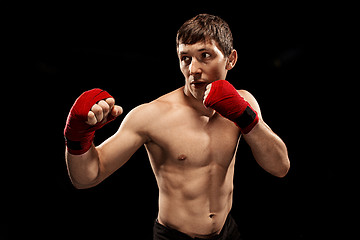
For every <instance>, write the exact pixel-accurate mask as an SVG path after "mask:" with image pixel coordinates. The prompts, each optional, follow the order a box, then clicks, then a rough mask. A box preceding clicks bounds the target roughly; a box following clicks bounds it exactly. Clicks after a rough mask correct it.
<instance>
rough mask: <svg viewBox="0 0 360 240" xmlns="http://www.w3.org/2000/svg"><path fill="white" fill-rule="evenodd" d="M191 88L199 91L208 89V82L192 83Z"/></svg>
mask: <svg viewBox="0 0 360 240" xmlns="http://www.w3.org/2000/svg"><path fill="white" fill-rule="evenodd" d="M190 84H191V86H193V87H194V88H196V89H199V88H204V87H206V85H207V84H208V83H207V82H192V83H190Z"/></svg>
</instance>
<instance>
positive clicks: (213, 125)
mask: <svg viewBox="0 0 360 240" xmlns="http://www.w3.org/2000/svg"><path fill="white" fill-rule="evenodd" d="M176 43H177V54H178V57H179V63H180V69H181V72H182V73H183V75H184V77H185V85H184V86H183V87H181V88H179V89H176V90H174V91H173V92H170V93H168V94H166V95H164V96H161V97H160V98H158V99H156V100H154V101H152V102H150V103H146V104H143V105H140V106H138V107H136V108H134V109H133V110H132V111H130V112H129V113H128V114H127V116H126V117H125V118H124V120H123V121H122V123H121V125H120V128H119V130H118V131H117V132H116V133H115V134H114V135H113V136H112V137H110V138H109V139H107V140H106V141H105V142H103V143H102V144H101V145H99V146H97V147H95V146H94V144H93V143H92V141H93V138H94V132H95V130H97V129H99V128H101V127H102V126H103V125H105V124H106V123H108V122H109V121H112V120H114V119H115V118H116V117H117V116H119V115H120V114H122V112H123V110H122V108H121V107H120V106H117V105H115V100H114V98H113V97H112V96H111V95H109V94H108V93H107V92H106V91H103V90H101V89H93V90H90V91H87V92H85V93H83V94H82V95H81V96H80V97H79V98H78V99H77V101H76V102H75V104H74V106H73V107H72V109H71V111H70V114H69V116H68V119H67V124H66V127H65V130H64V134H65V138H66V144H67V149H66V153H65V154H66V163H67V167H68V171H69V176H70V178H71V181H72V183H73V185H74V186H75V187H76V188H79V189H82V188H90V187H93V186H96V185H97V184H99V183H100V182H102V181H103V180H104V179H106V178H107V177H108V176H109V175H110V174H112V173H113V172H114V171H116V170H117V169H118V168H120V167H121V166H122V165H124V164H125V163H126V162H127V161H128V160H129V159H130V157H131V156H132V155H133V154H134V153H135V151H136V150H137V149H139V148H140V147H141V146H142V145H145V147H146V150H147V153H148V156H149V159H150V163H151V166H152V169H153V171H154V174H155V177H156V181H157V184H158V187H159V213H158V218H157V220H156V222H155V225H154V239H172V240H174V239H175V240H176V239H194V238H198V239H209V238H211V239H240V236H239V235H240V234H239V232H238V229H237V226H236V223H235V222H234V220H233V219H232V218H231V216H230V215H229V212H230V210H231V207H232V199H233V178H234V165H235V155H236V151H237V146H238V142H239V140H240V138H241V136H243V138H244V139H245V141H246V142H247V143H248V145H249V146H250V148H251V150H252V153H253V156H254V158H255V160H256V161H257V163H258V164H259V165H260V166H261V167H262V168H263V169H264V170H266V171H268V172H269V173H271V174H273V175H275V176H277V177H284V176H285V175H286V174H287V172H288V170H289V167H290V162H289V159H288V155H287V149H286V146H285V144H284V142H283V141H282V140H281V139H280V138H279V137H278V136H277V135H276V134H275V133H274V132H273V131H272V130H271V129H270V127H269V126H268V125H266V123H265V122H264V120H263V119H262V116H261V111H260V107H259V105H258V103H257V101H256V99H255V98H254V97H253V96H252V95H251V94H250V93H249V92H247V91H245V90H235V88H233V86H232V85H231V84H230V83H229V82H227V81H225V80H221V79H225V78H226V75H227V72H228V71H229V70H231V69H232V68H233V67H234V66H235V63H236V61H237V52H236V50H235V49H233V46H232V34H231V31H230V29H229V26H228V25H227V23H226V22H225V21H224V20H222V19H221V18H219V17H217V16H212V15H208V14H200V15H198V16H196V17H194V18H192V19H190V20H188V21H187V22H185V23H184V24H183V26H182V27H181V28H180V29H179V31H178V33H177V39H176ZM218 80H220V81H218ZM154 87H156V84H155V85H154Z"/></svg>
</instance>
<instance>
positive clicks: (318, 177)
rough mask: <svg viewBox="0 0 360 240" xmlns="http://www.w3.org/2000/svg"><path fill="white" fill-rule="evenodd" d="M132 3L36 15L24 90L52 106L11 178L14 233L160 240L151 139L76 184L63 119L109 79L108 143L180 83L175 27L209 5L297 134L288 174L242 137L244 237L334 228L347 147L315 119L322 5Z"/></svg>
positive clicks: (258, 86)
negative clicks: (112, 114)
mask: <svg viewBox="0 0 360 240" xmlns="http://www.w3.org/2000/svg"><path fill="white" fill-rule="evenodd" d="M122 11H125V9H122ZM128 11H129V12H130V13H132V14H131V15H126V16H125V15H124V14H117V13H115V12H111V14H110V13H107V12H101V11H100V10H98V11H97V10H93V11H92V12H86V11H83V12H81V14H80V15H79V16H77V17H76V18H75V19H74V21H72V19H71V21H65V22H66V23H65V24H62V23H61V21H60V23H59V22H58V21H56V23H54V24H52V22H50V23H49V22H47V21H45V20H44V18H39V19H36V20H35V23H34V24H33V25H35V26H37V27H36V30H30V31H33V32H36V33H37V32H38V31H39V32H40V33H41V34H39V35H38V36H37V37H38V38H37V37H36V39H32V40H34V41H33V42H31V44H29V46H28V47H27V49H26V50H25V57H24V58H23V60H22V61H23V63H25V64H24V65H25V67H24V72H25V73H26V76H27V79H28V80H27V81H25V82H24V83H22V84H21V86H19V88H20V90H19V91H21V92H22V93H23V94H24V96H27V99H30V100H31V101H29V100H28V101H23V102H24V104H25V103H26V105H27V106H28V108H27V109H26V110H24V111H25V112H26V113H27V114H28V115H29V116H34V112H33V108H32V107H33V106H34V102H36V103H41V104H37V105H36V112H38V113H41V116H42V117H41V118H40V119H36V120H35V119H32V120H31V125H32V126H33V127H32V128H30V129H28V134H27V137H26V139H24V141H26V142H28V144H27V145H26V147H25V149H24V150H23V151H24V152H26V153H25V155H26V156H29V155H31V156H32V158H33V156H35V158H33V159H34V160H32V161H31V162H27V163H25V164H24V166H26V167H24V168H23V170H22V171H24V173H22V171H21V173H19V176H20V180H19V181H16V182H15V186H14V188H12V190H13V191H15V192H17V194H18V195H17V196H19V197H16V199H17V200H16V201H14V203H15V204H16V207H15V208H14V209H15V211H16V216H17V217H11V218H10V221H9V222H10V228H9V229H10V231H9V232H10V233H11V234H10V235H11V236H12V238H14V239H15V238H16V237H17V236H23V235H25V236H34V237H37V238H40V239H43V238H44V239H45V238H46V239H48V238H53V237H71V238H75V237H79V238H85V237H88V238H89V237H90V238H94V239H110V238H120V239H127V238H126V237H125V236H131V235H133V236H138V235H141V236H144V237H143V238H142V239H151V236H152V226H153V223H154V220H155V219H156V217H157V209H158V208H157V200H158V189H157V185H156V181H155V178H154V175H153V173H152V169H151V167H150V164H149V160H148V158H147V154H146V151H145V149H144V147H142V148H140V149H139V151H137V152H136V153H135V154H134V156H133V157H132V158H131V159H130V160H129V161H128V162H127V163H126V164H125V165H124V166H123V167H122V168H120V169H119V170H118V171H116V172H115V173H114V174H113V175H112V176H110V177H109V178H108V179H106V180H105V181H104V182H103V183H101V184H99V185H98V186H96V187H94V188H91V189H87V190H77V189H75V188H74V187H73V186H72V185H71V182H70V180H69V177H68V175H67V169H66V165H65V160H64V151H65V146H64V138H63V128H64V125H65V121H66V117H67V114H68V112H69V110H70V108H71V106H72V104H73V102H74V101H75V99H76V98H77V97H78V96H79V95H80V94H81V93H82V92H84V91H86V90H89V89H92V88H95V87H96V88H102V89H105V90H107V91H108V92H109V93H110V94H111V95H113V96H114V98H115V100H116V103H117V104H119V105H121V106H122V107H123V109H124V114H123V115H122V116H120V117H119V118H118V119H117V120H115V121H114V122H112V123H110V124H108V125H106V126H105V127H104V128H103V129H101V130H99V131H97V132H96V138H95V144H100V143H101V142H102V141H104V140H106V139H107V138H108V137H110V136H111V135H112V134H114V133H115V132H116V130H117V129H118V127H119V125H120V123H121V121H122V119H123V117H124V116H125V115H126V114H127V113H128V112H129V111H130V110H131V109H133V108H134V107H136V106H138V105H140V104H142V103H146V102H150V101H152V100H154V99H156V98H158V97H160V96H161V95H163V94H166V93H168V92H170V91H172V90H174V89H176V88H179V87H181V86H182V85H183V83H184V78H183V76H182V74H181V72H180V70H179V66H178V59H177V56H176V49H175V36H176V31H177V29H178V28H179V27H180V26H181V24H182V23H183V22H184V21H186V20H187V19H189V18H191V17H193V16H195V15H196V14H198V13H203V12H207V13H211V14H217V15H219V16H220V17H222V18H224V19H225V20H226V21H227V22H228V23H229V25H230V28H231V29H232V32H233V36H234V48H235V49H237V51H238V55H239V59H238V62H237V64H236V67H235V68H234V69H233V70H231V71H230V72H229V73H228V77H227V80H229V81H230V82H231V83H232V84H233V85H234V86H235V87H236V88H238V89H246V90H248V91H250V92H251V93H252V94H253V95H254V96H255V98H256V99H257V100H258V102H259V104H260V107H261V110H262V114H263V118H264V120H265V121H266V122H267V123H268V125H269V126H270V127H271V128H272V129H273V130H274V132H275V133H277V134H278V135H279V136H280V137H281V138H282V139H283V140H284V142H285V143H286V144H287V147H288V151H289V157H290V161H291V170H290V172H289V173H288V175H287V176H286V177H285V178H282V179H278V178H276V177H273V176H271V175H270V174H268V173H266V172H265V171H264V170H262V169H261V168H260V167H259V166H258V165H257V164H256V162H255V160H254V159H253V157H252V154H251V151H250V149H249V147H248V146H247V144H246V143H245V141H244V140H241V141H240V145H239V149H238V153H237V162H236V168H235V179H234V186H235V190H234V202H233V210H232V215H233V217H234V218H235V219H236V221H237V223H238V225H239V229H240V232H241V233H242V234H243V236H244V239H248V240H255V239H311V238H312V237H314V236H327V237H329V236H333V233H332V232H331V231H330V230H329V229H328V226H329V224H332V219H331V217H330V216H329V213H328V205H327V202H328V199H329V197H330V196H331V192H332V191H333V189H336V188H337V184H338V182H337V180H336V176H335V170H334V169H335V166H334V160H333V159H334V158H335V157H336V156H332V157H330V156H329V155H328V154H327V153H324V152H326V151H324V149H322V148H327V147H329V145H326V146H325V147H324V146H321V143H323V141H324V140H323V139H324V137H323V136H324V134H327V130H326V129H320V128H318V124H316V122H317V121H318V116H319V114H323V112H326V111H327V109H326V108H325V109H324V108H321V109H319V108H317V106H323V105H324V101H325V100H324V98H323V95H322V93H323V92H326V89H327V88H331V86H329V83H328V82H327V78H326V76H324V75H323V69H324V68H325V65H326V61H327V57H328V55H324V54H323V53H324V52H326V51H325V50H324V48H326V46H324V44H320V42H321V41H320V40H319V39H320V38H321V36H322V33H319V31H318V30H319V28H318V27H319V22H318V21H317V17H315V15H316V14H314V12H313V11H315V13H316V10H309V9H308V8H307V7H306V6H305V7H301V6H285V8H281V9H280V8H277V7H276V6H273V8H271V10H269V9H268V8H261V9H259V8H254V7H247V6H246V7H245V6H244V7H243V8H241V9H229V8H225V7H223V8H219V7H214V6H213V7H211V6H210V7H209V6H208V7H203V8H192V9H180V10H179V9H169V11H167V12H162V11H151V12H149V11H145V10H142V11H140V10H139V9H137V8H131V9H128ZM49 15H51V11H48V12H47V14H46V16H49ZM72 15H75V14H72ZM59 16H60V15H59ZM39 22H40V23H43V25H37V24H36V23H39ZM29 27H30V24H29ZM35 36H36V34H35ZM40 36H41V37H40ZM43 36H44V37H43ZM33 43H34V44H33ZM328 74H329V73H328ZM30 96H31V97H30ZM309 101H311V102H312V103H313V104H312V106H311V107H309V104H308V103H309ZM314 133H316V134H314ZM37 149H40V150H41V151H38V150H37ZM25 150H26V151H25ZM19 154H21V153H19ZM319 222H322V223H324V224H325V226H326V227H323V228H321V227H319V226H318V223H319ZM324 224H323V226H324ZM15 229H23V231H15ZM314 234H315V235H314ZM134 238H135V237H133V238H129V239H134ZM137 239H140V238H137Z"/></svg>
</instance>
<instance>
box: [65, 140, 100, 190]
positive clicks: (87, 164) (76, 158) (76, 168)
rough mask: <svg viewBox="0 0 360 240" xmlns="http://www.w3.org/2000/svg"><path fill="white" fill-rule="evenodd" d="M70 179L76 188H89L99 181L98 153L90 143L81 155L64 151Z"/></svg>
mask: <svg viewBox="0 0 360 240" xmlns="http://www.w3.org/2000/svg"><path fill="white" fill-rule="evenodd" d="M65 158H66V164H67V169H68V173H69V176H70V179H71V181H72V183H73V185H74V186H75V187H76V188H79V189H81V188H89V187H93V186H95V185H97V184H98V183H99V172H100V160H99V154H98V152H97V150H96V148H95V146H94V144H92V146H91V148H90V149H89V151H87V152H86V153H84V154H81V155H73V154H70V153H69V152H68V151H67V150H66V153H65Z"/></svg>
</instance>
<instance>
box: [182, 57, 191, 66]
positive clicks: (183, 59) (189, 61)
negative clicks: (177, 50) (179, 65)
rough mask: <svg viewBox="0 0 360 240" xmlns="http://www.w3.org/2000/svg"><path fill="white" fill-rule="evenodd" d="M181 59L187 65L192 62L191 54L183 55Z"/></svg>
mask: <svg viewBox="0 0 360 240" xmlns="http://www.w3.org/2000/svg"><path fill="white" fill-rule="evenodd" d="M181 61H182V62H184V63H185V64H186V65H189V64H190V63H191V58H190V57H189V56H182V57H181Z"/></svg>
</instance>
